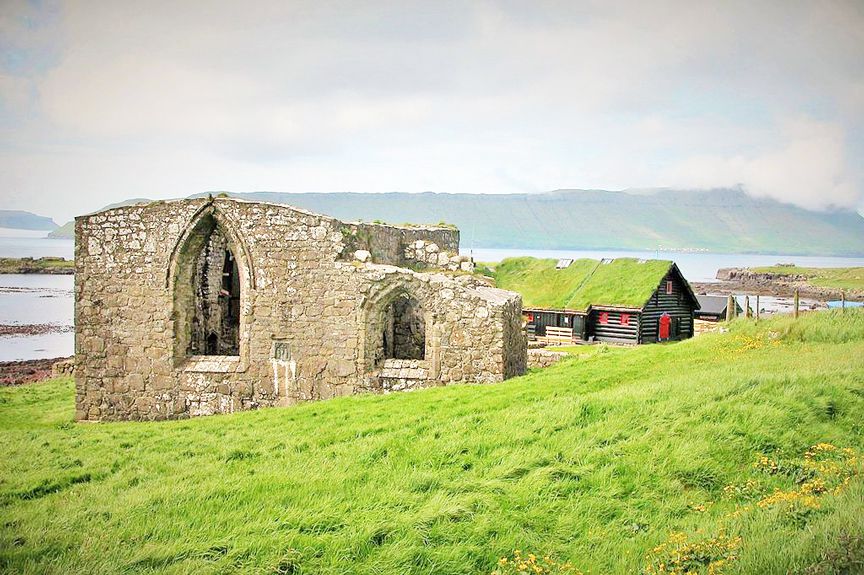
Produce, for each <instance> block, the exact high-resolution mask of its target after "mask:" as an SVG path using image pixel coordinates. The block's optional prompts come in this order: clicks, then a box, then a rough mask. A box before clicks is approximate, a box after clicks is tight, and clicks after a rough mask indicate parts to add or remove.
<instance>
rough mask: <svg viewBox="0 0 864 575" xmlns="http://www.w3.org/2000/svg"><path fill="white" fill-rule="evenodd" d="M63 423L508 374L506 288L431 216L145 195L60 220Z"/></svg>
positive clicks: (511, 316) (517, 339) (518, 364)
mask: <svg viewBox="0 0 864 575" xmlns="http://www.w3.org/2000/svg"><path fill="white" fill-rule="evenodd" d="M75 236H76V244H75V261H76V278H75V330H76V331H75V353H76V364H75V380H76V418H77V419H79V420H120V419H136V420H152V419H175V418H182V417H189V416H196V415H207V414H214V413H228V412H233V411H237V410H242V409H254V408H258V407H266V406H275V405H290V404H293V403H296V402H299V401H306V400H316V399H325V398H330V397H335V396H342V395H350V394H354V393H359V392H363V391H372V392H387V391H397V390H407V389H415V388H420V387H427V386H436V385H446V384H448V383H455V382H477V383H485V382H495V381H501V380H503V379H506V378H508V377H512V376H515V375H520V374H522V373H524V371H525V368H526V361H527V358H526V342H525V337H524V334H523V331H522V324H521V322H522V320H521V311H522V310H521V308H522V303H521V298H520V297H519V295H517V294H515V293H512V292H508V291H504V290H500V289H496V288H492V287H489V286H488V285H485V284H484V283H483V282H481V281H479V280H478V279H476V278H475V277H473V276H472V275H471V274H470V273H466V272H470V271H472V269H473V264H472V263H471V261H470V260H469V259H467V258H464V257H460V256H459V255H458V249H459V232H458V230H456V229H455V228H451V227H447V226H424V227H413V226H388V225H383V224H368V223H344V222H340V221H338V220H336V219H334V218H330V217H327V216H322V215H317V214H312V213H309V212H306V211H303V210H299V209H296V208H292V207H289V206H285V205H278V204H266V203H258V202H246V201H241V200H236V199H229V198H221V197H220V198H206V199H203V198H202V199H194V200H176V201H162V202H152V203H150V204H139V205H133V206H126V207H120V208H114V209H110V210H105V211H102V212H98V213H95V214H91V215H87V216H81V217H79V218H77V219H76V222H75Z"/></svg>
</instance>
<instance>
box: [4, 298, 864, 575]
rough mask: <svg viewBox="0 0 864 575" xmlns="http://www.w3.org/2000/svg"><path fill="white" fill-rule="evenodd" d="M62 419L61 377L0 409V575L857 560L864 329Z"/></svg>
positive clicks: (766, 327)
mask: <svg viewBox="0 0 864 575" xmlns="http://www.w3.org/2000/svg"><path fill="white" fill-rule="evenodd" d="M72 402H73V386H72V383H71V382H70V381H69V380H59V381H53V382H49V383H43V384H35V385H31V386H25V387H21V388H16V389H3V390H0V429H2V430H3V432H2V434H0V448H2V450H3V454H4V456H3V458H2V459H0V517H2V523H0V571H11V572H31V573H64V574H65V573H156V572H165V573H282V574H285V573H314V574H325V573H369V574H371V573H441V574H454V573H491V572H492V571H493V570H497V571H498V572H499V573H515V572H518V570H519V569H518V568H519V567H520V566H521V564H523V563H524V564H525V565H529V563H531V564H533V565H537V566H538V568H539V569H543V570H544V571H542V572H568V573H577V572H584V573H594V574H604V573H640V572H642V573H657V572H663V571H662V569H666V570H667V571H668V570H669V569H672V568H674V567H680V568H682V569H685V568H687V569H689V568H693V567H694V565H695V568H696V569H697V571H696V572H701V573H707V572H708V569H709V568H710V569H712V570H713V572H715V573H786V572H792V573H796V572H802V573H803V572H807V573H823V572H825V573H829V572H834V571H837V570H839V569H840V568H842V566H843V565H844V564H847V563H848V562H849V561H850V559H849V557H852V558H853V559H854V558H855V557H857V558H858V560H861V554H862V553H864V545H862V542H861V534H862V533H864V485H862V478H861V476H860V475H859V472H860V454H861V451H862V448H864V426H862V422H864V313H862V312H852V311H849V310H847V312H846V314H840V313H839V312H838V313H834V312H824V313H813V314H806V316H804V317H802V318H801V319H800V320H799V321H798V322H797V323H796V322H793V321H792V320H791V319H787V318H779V319H776V320H771V321H764V322H760V325H759V326H758V327H756V326H753V325H752V324H751V323H747V322H745V321H744V320H739V321H736V322H733V324H732V331H731V332H730V333H727V334H709V335H704V336H701V337H699V338H696V339H694V340H689V341H686V342H682V343H677V344H671V345H652V346H643V347H640V348H638V349H619V348H612V347H607V348H603V349H602V351H598V352H597V353H593V354H590V355H588V356H585V357H573V358H570V359H566V360H564V361H562V362H561V363H560V364H558V365H556V366H554V367H551V368H548V369H546V370H544V371H540V372H534V373H531V374H529V375H527V376H525V377H521V378H518V379H514V380H510V381H508V382H505V383H502V384H496V385H485V386H451V387H446V388H436V389H430V390H425V391H419V392H412V393H405V394H392V395H387V396H361V397H351V398H342V399H335V400H330V401H326V402H320V403H315V404H306V405H302V406H298V407H293V408H286V409H267V410H261V411H258V412H247V413H240V414H235V415H228V416H217V417H209V418H201V419H195V420H187V421H175V422H162V423H110V424H75V423H73V422H72V415H73V406H72ZM817 445H819V446H820V447H818V448H814V446H817ZM856 458H857V459H856ZM517 549H518V550H519V553H518V554H517V553H515V550H517ZM856 554H857V555H856ZM532 555H533V557H534V558H533V559H531V556H532ZM547 559H548V561H547ZM520 562H521V563H520ZM566 562H569V563H570V564H571V565H570V566H569V567H568V566H566V565H565V563H566ZM540 565H542V567H539V566H540ZM661 566H662V569H661ZM709 566H710V567H709ZM532 569H533V567H532ZM832 569H833V571H832ZM534 572H536V570H535V571H534Z"/></svg>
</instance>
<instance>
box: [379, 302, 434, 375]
mask: <svg viewBox="0 0 864 575" xmlns="http://www.w3.org/2000/svg"><path fill="white" fill-rule="evenodd" d="M383 327H384V333H383V344H384V359H425V357H426V320H425V318H424V317H423V309H422V308H421V307H420V303H419V302H418V301H417V300H416V299H414V298H413V297H411V296H410V295H408V294H401V295H399V296H397V297H396V298H395V299H394V300H393V301H392V302H391V303H390V305H388V306H387V308H386V309H385V310H384V326H383Z"/></svg>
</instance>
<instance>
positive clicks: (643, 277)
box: [495, 257, 672, 310]
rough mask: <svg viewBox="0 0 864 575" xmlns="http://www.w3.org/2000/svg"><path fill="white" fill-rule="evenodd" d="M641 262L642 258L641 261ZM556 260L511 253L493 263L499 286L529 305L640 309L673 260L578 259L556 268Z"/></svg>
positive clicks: (561, 307)
mask: <svg viewBox="0 0 864 575" xmlns="http://www.w3.org/2000/svg"><path fill="white" fill-rule="evenodd" d="M640 261H643V262H644V263H639V262H640ZM556 263H557V260H554V259H535V258H530V257H524V258H507V259H505V260H503V261H502V262H501V263H499V264H498V265H497V266H496V267H495V281H496V283H497V285H498V287H500V288H503V289H507V290H511V291H515V292H518V293H520V294H522V304H523V305H524V306H525V307H540V308H552V309H572V310H586V309H588V307H589V306H591V305H595V306H598V305H608V306H617V307H630V308H641V307H642V306H643V305H645V302H647V301H648V298H650V297H651V294H653V293H654V290H655V289H657V287H658V286H659V285H660V282H661V281H662V280H663V277H664V276H665V275H666V273H667V272H668V271H669V268H670V267H672V262H671V261H669V260H637V259H634V258H616V259H615V260H613V261H611V262H610V263H605V264H604V263H601V262H599V261H597V260H591V259H580V260H575V261H574V262H573V264H571V265H570V266H569V267H567V268H565V269H562V270H556V269H555V264H556Z"/></svg>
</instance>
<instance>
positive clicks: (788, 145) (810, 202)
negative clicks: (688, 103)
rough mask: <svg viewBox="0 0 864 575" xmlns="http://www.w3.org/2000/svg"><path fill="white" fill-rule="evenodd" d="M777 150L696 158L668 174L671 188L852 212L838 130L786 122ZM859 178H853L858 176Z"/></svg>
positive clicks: (853, 189) (856, 181)
mask: <svg viewBox="0 0 864 575" xmlns="http://www.w3.org/2000/svg"><path fill="white" fill-rule="evenodd" d="M781 135H782V139H781V141H780V142H779V143H778V145H777V147H776V148H775V149H770V150H766V151H763V152H761V153H756V154H752V155H735V156H695V157H693V158H690V159H687V160H685V161H684V162H682V163H680V164H679V165H678V166H676V167H674V168H673V169H672V170H671V171H670V174H669V178H670V181H671V182H672V184H673V185H674V186H681V187H691V188H692V187H697V188H711V187H720V186H726V187H734V186H736V185H741V186H743V187H744V189H745V190H747V191H748V192H750V193H751V194H753V195H754V196H757V197H770V198H774V199H776V200H780V201H784V202H789V203H794V204H797V205H799V206H803V207H805V208H811V209H824V208H831V207H838V206H840V207H854V206H857V205H858V204H859V203H860V202H861V200H862V188H861V181H862V180H861V179H860V176H861V174H860V173H859V174H853V173H852V171H851V169H850V167H849V166H850V162H849V159H848V158H847V157H846V152H845V146H844V141H845V134H844V131H843V129H842V127H841V126H839V125H837V124H832V123H824V122H817V121H813V120H810V119H802V118H797V119H793V120H789V121H786V122H785V123H784V125H783V129H782V131H781ZM856 176H857V177H856Z"/></svg>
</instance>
